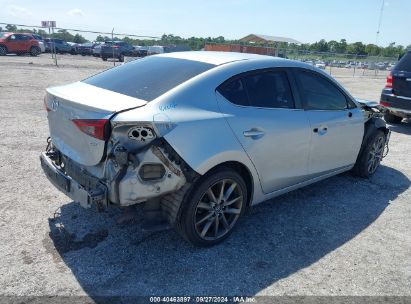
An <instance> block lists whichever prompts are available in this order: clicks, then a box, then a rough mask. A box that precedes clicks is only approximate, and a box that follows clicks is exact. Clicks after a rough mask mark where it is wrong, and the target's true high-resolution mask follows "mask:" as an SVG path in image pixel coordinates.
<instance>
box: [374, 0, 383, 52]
mask: <svg viewBox="0 0 411 304" xmlns="http://www.w3.org/2000/svg"><path fill="white" fill-rule="evenodd" d="M384 7H385V0H382V4H381V10H380V18H379V20H378V29H377V37H376V39H375V45H377V46H378V42H379V36H380V29H381V23H382V16H383V13H384Z"/></svg>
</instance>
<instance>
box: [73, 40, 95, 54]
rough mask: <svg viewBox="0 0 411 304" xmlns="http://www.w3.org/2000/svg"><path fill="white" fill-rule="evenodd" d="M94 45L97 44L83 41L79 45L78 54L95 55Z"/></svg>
mask: <svg viewBox="0 0 411 304" xmlns="http://www.w3.org/2000/svg"><path fill="white" fill-rule="evenodd" d="M94 46H96V43H93V42H86V43H82V44H80V45H79V46H78V47H77V54H80V55H82V56H91V55H93V48H94Z"/></svg>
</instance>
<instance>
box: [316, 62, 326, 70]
mask: <svg viewBox="0 0 411 304" xmlns="http://www.w3.org/2000/svg"><path fill="white" fill-rule="evenodd" d="M315 66H316V67H317V68H319V69H321V70H325V63H324V62H323V61H317V62H316V63H315Z"/></svg>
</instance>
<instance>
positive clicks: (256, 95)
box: [244, 71, 294, 109]
mask: <svg viewBox="0 0 411 304" xmlns="http://www.w3.org/2000/svg"><path fill="white" fill-rule="evenodd" d="M244 82H245V84H246V87H247V91H248V97H249V100H250V105H251V106H253V107H263V108H288V109H292V108H294V100H293V96H292V94H291V89H290V85H289V83H288V79H287V75H286V73H285V72H284V71H270V72H264V73H258V74H253V75H248V76H245V77H244Z"/></svg>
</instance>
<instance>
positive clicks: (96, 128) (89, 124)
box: [72, 119, 109, 140]
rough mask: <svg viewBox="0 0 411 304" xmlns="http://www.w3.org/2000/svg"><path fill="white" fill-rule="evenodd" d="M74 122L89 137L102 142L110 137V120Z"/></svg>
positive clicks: (75, 120) (79, 120)
mask: <svg viewBox="0 0 411 304" xmlns="http://www.w3.org/2000/svg"><path fill="white" fill-rule="evenodd" d="M72 121H73V123H74V124H75V125H76V126H77V127H78V128H79V129H80V130H81V131H82V132H83V133H85V134H87V135H90V136H92V137H94V138H97V139H100V140H106V139H107V137H108V134H109V130H108V125H109V124H108V122H109V120H108V119H73V120H72Z"/></svg>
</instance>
